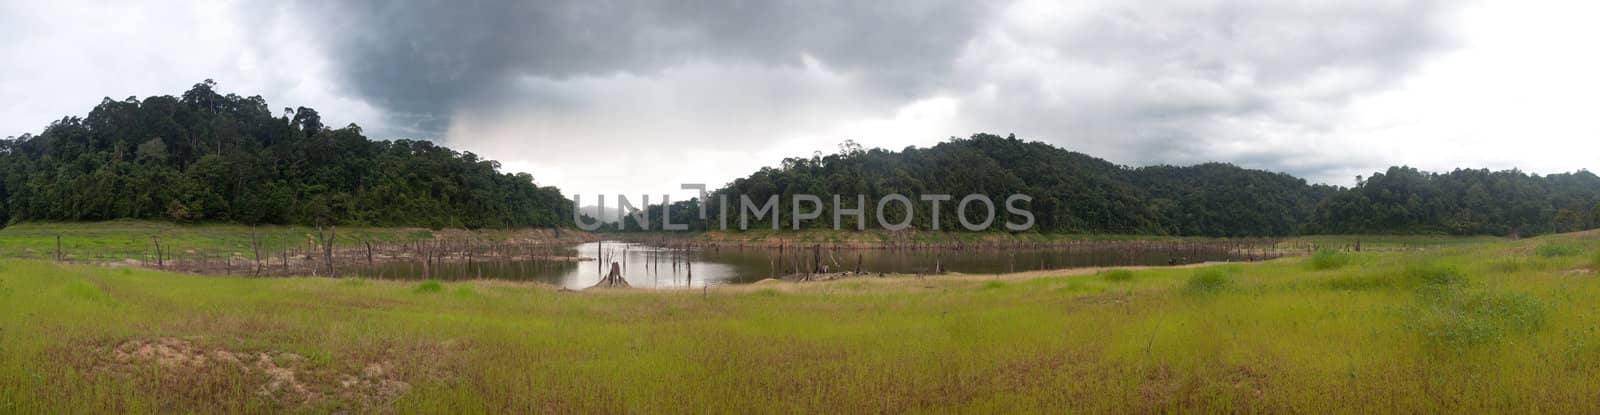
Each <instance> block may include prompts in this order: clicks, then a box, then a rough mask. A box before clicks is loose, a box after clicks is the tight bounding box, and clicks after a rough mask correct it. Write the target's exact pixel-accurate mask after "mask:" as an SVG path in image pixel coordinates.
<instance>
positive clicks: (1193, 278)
mask: <svg viewBox="0 0 1600 415" xmlns="http://www.w3.org/2000/svg"><path fill="white" fill-rule="evenodd" d="M1232 284H1233V278H1232V277H1230V276H1228V273H1227V272H1226V271H1224V270H1222V269H1221V268H1202V269H1200V270H1198V271H1195V272H1194V275H1190V276H1189V282H1188V283H1187V284H1185V285H1184V287H1183V288H1184V290H1187V291H1188V292H1189V293H1190V294H1216V293H1217V292H1220V291H1222V290H1224V289H1227V288H1228V286H1229V285H1232Z"/></svg>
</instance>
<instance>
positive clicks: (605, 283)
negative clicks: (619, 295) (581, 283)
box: [589, 262, 629, 288]
mask: <svg viewBox="0 0 1600 415" xmlns="http://www.w3.org/2000/svg"><path fill="white" fill-rule="evenodd" d="M599 287H604V288H628V287H629V285H628V280H625V279H622V264H619V263H616V262H612V263H611V272H609V273H606V276H605V278H601V279H600V282H597V283H594V285H592V286H590V287H589V288H599Z"/></svg>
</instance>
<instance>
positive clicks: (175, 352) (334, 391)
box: [95, 337, 411, 409]
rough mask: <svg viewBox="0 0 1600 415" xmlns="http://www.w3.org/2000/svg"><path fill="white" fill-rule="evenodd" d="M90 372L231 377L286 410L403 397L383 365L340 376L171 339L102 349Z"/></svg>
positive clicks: (283, 356)
mask: <svg viewBox="0 0 1600 415" xmlns="http://www.w3.org/2000/svg"><path fill="white" fill-rule="evenodd" d="M103 353H104V354H103V356H102V358H101V359H99V360H100V362H99V364H98V365H97V367H96V368H95V370H97V371H104V372H106V373H109V374H111V375H113V376H136V375H138V374H140V373H145V372H148V369H150V368H152V367H154V368H159V369H160V372H159V373H160V374H161V376H163V377H177V378H180V379H182V378H189V379H184V380H183V381H178V382H176V383H178V384H194V383H205V381H204V380H203V379H200V378H206V377H213V378H222V377H233V378H235V379H241V380H242V381H244V382H247V385H249V386H250V388H251V390H253V391H254V392H255V393H256V394H257V395H260V396H262V397H264V398H267V399H269V400H271V401H273V402H276V403H278V404H281V405H283V406H286V407H307V406H314V405H320V404H321V403H323V402H325V401H327V400H329V399H332V400H335V401H338V402H342V403H345V404H346V405H343V406H353V407H354V408H364V409H376V408H382V407H384V406H387V405H388V404H389V403H390V402H393V401H394V399H395V398H398V397H399V396H400V395H401V394H403V393H405V391H406V390H407V389H409V388H410V387H411V385H410V384H407V383H406V382H403V381H400V380H398V379H397V378H396V376H395V374H394V372H395V371H394V366H393V364H392V363H389V362H386V361H385V362H372V363H368V364H366V366H365V367H364V368H362V369H360V370H347V372H348V373H340V371H339V369H338V367H337V365H321V366H323V367H313V365H310V364H308V361H307V359H305V358H304V357H301V356H300V355H297V354H294V353H288V352H265V351H262V352H242V351H234V350H227V349H221V348H215V349H210V350H206V349H205V348H202V347H198V346H195V345H194V344H193V343H192V342H190V341H188V340H184V339H179V338H173V337H160V338H155V339H133V340H128V341H124V342H122V343H121V344H118V345H116V346H114V347H111V348H109V349H107V350H104V352H103Z"/></svg>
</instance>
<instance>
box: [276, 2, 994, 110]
mask: <svg viewBox="0 0 1600 415" xmlns="http://www.w3.org/2000/svg"><path fill="white" fill-rule="evenodd" d="M302 6H303V8H304V9H306V10H305V11H306V12H307V13H308V14H310V15H311V16H314V17H313V18H312V21H314V22H317V24H314V25H313V27H312V30H315V31H318V32H319V33H320V34H321V35H322V36H323V37H324V38H325V39H326V42H327V45H328V48H329V53H330V54H331V55H333V56H335V57H336V58H335V61H336V65H338V66H339V67H338V68H337V72H338V73H339V74H340V75H342V76H343V77H344V78H345V79H344V82H345V83H346V84H347V85H348V88H350V89H351V92H353V93H354V94H356V95H358V96H360V97H363V98H364V99H366V100H367V101H368V102H370V103H372V104H374V105H377V106H379V107H381V108H384V109H386V110H387V111H388V112H389V113H390V116H392V117H393V118H395V119H394V120H393V122H395V123H397V124H400V125H396V126H392V127H398V128H401V129H408V128H409V129H412V130H414V132H415V133H417V134H421V135H426V136H435V137H436V136H438V135H439V134H441V133H442V131H443V130H444V129H445V128H446V127H447V126H448V122H449V117H450V116H451V112H452V111H454V110H456V109H458V108H460V107H461V106H470V105H474V104H477V103H479V102H478V101H481V100H484V99H486V98H488V97H492V96H495V95H500V94H504V93H506V91H507V89H508V88H510V86H511V85H512V84H513V83H514V82H515V80H516V79H518V78H522V77H534V78H545V79H558V80H559V79H565V78H569V77H575V76H604V75H610V74H616V73H628V74H635V75H642V76H649V75H651V74H653V73H656V72H657V71H659V70H662V69H663V68H668V67H672V66H675V65H682V64H686V63H693V62H703V61H715V62H730V61H731V62H737V63H741V64H752V63H753V64H759V65H774V66H779V65H782V66H799V65H803V56H810V57H811V58H813V59H816V60H818V61H820V62H821V63H823V64H825V65H828V66H829V67H830V68H835V69H837V70H841V71H846V72H849V73H852V74H858V75H859V76H861V77H862V78H864V79H866V80H868V82H867V85H870V86H871V87H873V88H876V89H878V92H880V93H884V94H891V95H895V96H904V97H912V96H915V95H917V94H919V93H921V92H923V91H925V90H927V89H928V88H930V87H933V86H936V85H937V84H938V83H939V82H941V81H943V80H944V78H945V74H946V73H947V71H948V67H949V65H950V63H951V61H952V60H953V59H954V57H955V55H956V54H957V53H959V52H960V50H961V48H962V47H963V45H964V44H965V41H966V40H967V39H969V38H971V36H972V34H973V32H974V29H975V27H976V26H977V24H978V23H979V22H980V21H981V20H982V19H983V18H984V16H985V15H986V13H985V10H983V8H984V6H982V5H981V4H980V3H977V2H969V1H925V0H911V1H905V0H901V1H854V0H822V1H794V2H774V3H764V2H746V1H702V2H662V1H627V0H575V1H539V2H522V1H461V2H442V1H441V2H387V1H358V2H350V3H341V2H316V3H310V2H308V3H304V4H302ZM548 98H549V100H550V101H549V102H547V104H552V105H555V104H559V99H560V98H561V97H558V96H552V97H548ZM519 99H521V100H526V99H527V98H526V97H519ZM533 99H534V100H539V99H540V97H534V98H533Z"/></svg>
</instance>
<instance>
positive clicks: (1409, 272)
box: [1405, 264, 1467, 286]
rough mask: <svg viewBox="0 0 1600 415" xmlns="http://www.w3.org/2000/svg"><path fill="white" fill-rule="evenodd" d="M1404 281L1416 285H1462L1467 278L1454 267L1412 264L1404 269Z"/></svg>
mask: <svg viewBox="0 0 1600 415" xmlns="http://www.w3.org/2000/svg"><path fill="white" fill-rule="evenodd" d="M1405 279H1406V281H1407V282H1410V283H1412V284H1416V285H1424V286H1426V285H1463V284H1466V283H1467V277H1466V276H1465V275H1462V274H1461V272H1460V271H1458V270H1456V268H1455V267H1451V266H1445V265H1438V264H1412V265H1410V266H1407V267H1406V270H1405Z"/></svg>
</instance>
